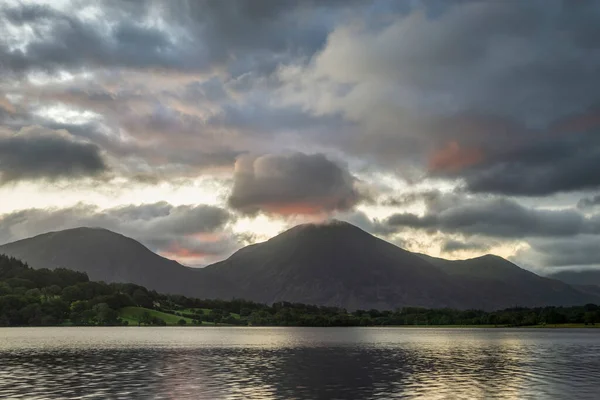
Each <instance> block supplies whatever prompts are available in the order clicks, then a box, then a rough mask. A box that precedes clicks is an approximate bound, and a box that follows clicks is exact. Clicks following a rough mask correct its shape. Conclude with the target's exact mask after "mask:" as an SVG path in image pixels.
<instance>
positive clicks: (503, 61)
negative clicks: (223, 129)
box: [280, 1, 600, 196]
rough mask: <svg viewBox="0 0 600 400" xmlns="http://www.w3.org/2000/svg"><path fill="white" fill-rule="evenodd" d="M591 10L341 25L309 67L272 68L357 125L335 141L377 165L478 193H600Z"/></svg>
mask: <svg viewBox="0 0 600 400" xmlns="http://www.w3.org/2000/svg"><path fill="white" fill-rule="evenodd" d="M599 15H600V8H599V7H598V5H597V4H595V3H593V2H581V3H577V4H575V3H572V2H560V1H545V2H535V1H532V2H527V3H520V4H518V5H516V4H512V3H511V4H509V3H503V2H455V3H449V4H448V5H447V6H446V7H439V4H438V3H430V4H429V7H423V8H421V9H420V8H419V7H417V9H415V10H412V11H411V12H410V13H408V14H405V15H402V14H400V15H396V16H395V18H391V19H390V22H388V23H387V24H386V23H382V24H380V25H377V28H374V27H373V26H372V25H368V24H365V25H360V24H359V25H356V24H353V25H342V26H339V27H337V28H336V29H335V30H334V31H333V32H332V33H331V34H330V35H329V38H328V41H327V44H326V46H325V47H324V48H323V49H322V51H320V52H319V53H317V54H316V55H315V56H314V57H313V58H312V60H311V62H310V63H309V64H308V65H305V64H297V65H291V66H286V67H285V68H282V69H281V71H280V77H281V79H282V80H283V81H284V82H287V83H288V85H287V86H285V88H284V89H282V91H281V93H282V98H283V99H284V101H286V102H288V103H290V104H296V105H299V106H301V107H303V108H304V109H306V110H307V111H309V112H312V113H314V114H316V115H328V114H331V115H337V114H339V115H342V116H343V117H344V118H345V119H346V120H348V121H353V122H354V123H355V124H356V125H358V126H360V127H361V128H362V129H359V130H356V131H354V132H352V131H350V132H349V133H348V134H346V135H344V137H339V138H336V139H335V141H336V143H337V145H338V146H342V147H343V148H344V149H345V151H347V152H350V153H352V154H356V155H360V156H361V157H369V158H370V159H371V160H373V161H375V162H377V163H378V164H380V165H381V166H384V167H388V168H389V167H392V168H394V167H396V166H398V165H403V166H406V165H407V164H412V165H421V166H425V167H427V168H428V169H429V170H430V173H431V174H432V175H434V176H443V177H447V178H451V179H456V178H459V179H464V180H466V184H467V188H468V189H470V190H472V191H474V192H491V193H501V194H517V195H527V196H531V195H546V194H550V193H555V192H561V191H572V190H579V189H587V188H594V187H598V186H599V184H600V175H599V174H598V173H597V172H596V169H595V168H593V160H596V159H597V158H598V154H599V150H600V144H599V142H598V139H597V138H598V135H597V134H596V133H597V131H598V129H599V128H600V119H599V118H598V113H597V111H596V110H595V108H594V107H597V105H598V103H599V102H600V96H599V95H598V93H600V91H599V89H600V87H598V86H596V85H597V80H596V79H594V76H595V75H596V74H597V73H598V72H599V71H600V54H598V53H596V52H594V54H593V55H591V54H590V51H589V49H590V48H593V47H597V46H598V45H600V42H599V41H598V40H599V39H598V36H594V35H595V34H597V33H598V28H597V23H595V22H594V20H597V18H598V16H599ZM449 43H451V45H449ZM590 46H592V47H590ZM591 82H594V83H591ZM590 85H591V86H590ZM557 110H560V111H557ZM322 140H324V141H326V142H327V143H331V141H332V140H334V139H332V138H330V137H328V136H325V137H324V138H323V139H322Z"/></svg>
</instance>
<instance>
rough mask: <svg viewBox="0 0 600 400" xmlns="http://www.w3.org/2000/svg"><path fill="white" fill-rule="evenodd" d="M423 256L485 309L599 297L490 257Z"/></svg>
mask: <svg viewBox="0 0 600 400" xmlns="http://www.w3.org/2000/svg"><path fill="white" fill-rule="evenodd" d="M420 256H421V257H422V258H423V259H424V260H426V261H428V262H430V263H431V264H432V265H434V266H436V267H438V268H439V269H440V270H441V271H443V272H445V273H447V274H448V275H450V276H453V277H456V278H458V279H460V280H461V282H462V283H463V285H464V286H465V287H466V288H467V289H468V290H469V293H471V294H472V296H475V297H478V298H479V299H480V301H481V304H482V307H484V308H498V307H514V306H521V307H535V306H539V305H541V304H544V305H575V304H582V302H586V301H592V300H596V299H595V296H596V295H598V293H593V292H590V291H582V290H579V289H577V288H573V287H571V286H569V285H568V284H565V283H564V282H561V281H558V280H555V279H550V278H544V277H541V276H539V275H536V274H534V273H533V272H530V271H527V270H525V269H522V268H520V267H518V266H517V265H515V264H513V263H511V262H510V261H508V260H505V259H504V258H502V257H498V256H495V255H491V254H488V255H485V256H482V257H477V258H471V259H468V260H445V259H442V258H436V257H431V256H427V255H424V254H421V255H420ZM584 292H585V293H584ZM596 301H597V300H596Z"/></svg>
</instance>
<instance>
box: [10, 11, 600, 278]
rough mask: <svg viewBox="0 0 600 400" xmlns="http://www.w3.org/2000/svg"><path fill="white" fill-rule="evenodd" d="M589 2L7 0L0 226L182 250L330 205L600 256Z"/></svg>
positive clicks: (422, 236)
mask: <svg viewBox="0 0 600 400" xmlns="http://www.w3.org/2000/svg"><path fill="white" fill-rule="evenodd" d="M599 21H600V3H599V2H593V1H581V2H571V1H559V0H541V1H535V0H532V1H527V2H499V1H489V2H483V1H458V0H456V1H438V0H428V1H411V2H404V1H387V0H375V1H333V0H331V1H309V0H306V1H288V0H254V1H249V0H240V1H208V0H207V1H177V2H170V1H166V0H164V1H161V0H155V1H136V0H132V1H127V2H114V1H109V0H106V1H98V2H86V1H77V0H73V1H45V2H20V1H4V2H2V4H0V28H1V30H2V34H1V35H0V243H6V242H10V241H14V240H18V239H22V238H26V237H29V236H33V235H35V234H39V233H43V232H47V231H53V230H60V229H66V228H71V227H77V226H99V227H104V228H107V229H111V230H114V231H117V232H119V233H123V234H125V235H127V236H131V237H133V238H135V239H137V240H139V241H141V242H142V243H144V244H145V245H146V246H148V247H149V248H151V249H152V250H154V251H156V252H158V253H160V254H163V255H165V256H168V257H171V258H175V259H177V260H178V261H180V262H182V263H184V264H187V265H193V266H201V265H206V264H208V263H211V262H214V261H217V260H220V259H223V258H225V257H227V256H228V255H230V254H231V253H232V252H233V251H235V250H236V249H239V248H240V247H242V246H244V245H247V244H250V243H254V242H256V241H262V240H265V239H267V238H269V237H271V236H274V235H276V234H277V233H279V232H281V231H283V230H285V229H287V228H289V227H291V226H293V225H295V224H299V223H304V222H319V221H324V220H327V219H329V218H338V219H342V220H346V221H348V222H351V223H354V224H356V225H358V226H359V227H361V228H363V229H365V230H367V231H368V232H371V233H373V234H375V235H377V236H379V237H381V238H383V239H386V240H388V241H390V242H392V243H395V244H398V245H399V246H401V247H404V248H406V249H408V250H411V251H419V252H424V253H428V254H431V255H436V256H442V257H445V258H467V257H472V256H477V255H482V254H485V253H495V254H498V255H501V256H504V257H507V258H509V259H511V260H513V261H514V262H516V263H518V264H519V265H521V266H523V267H525V268H529V269H531V270H535V271H537V272H542V273H543V272H548V271H550V270H551V269H557V268H577V269H582V268H600V246H598V243H600V168H598V165H599V164H600V108H598V107H600V80H599V79H598V76H599V73H600V23H599Z"/></svg>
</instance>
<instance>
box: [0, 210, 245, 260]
mask: <svg viewBox="0 0 600 400" xmlns="http://www.w3.org/2000/svg"><path fill="white" fill-rule="evenodd" d="M232 220H233V217H232V215H231V214H230V213H229V212H228V211H226V210H224V209H222V208H220V207H215V206H210V205H182V206H173V205H171V204H169V203H166V202H159V203H153V204H143V205H126V206H120V207H115V208H109V209H105V210H103V209H100V208H98V207H96V206H91V205H85V204H80V205H77V206H74V207H68V208H62V209H26V210H21V211H15V212H12V213H8V214H3V215H0V243H8V242H12V241H15V240H19V239H23V238H27V237H31V236H34V235H37V234H41V233H45V232H49V231H56V230H62V229H69V228H76V227H80V226H87V227H99V228H105V229H110V230H112V231H115V232H118V233H122V234H124V235H126V236H129V237H132V238H134V239H136V240H139V241H140V242H142V243H143V244H145V245H146V246H148V247H149V248H150V249H151V250H153V251H156V252H164V253H166V254H168V255H170V256H171V257H174V258H177V257H180V256H181V257H187V256H189V255H190V254H195V255H196V256H197V257H198V258H202V257H203V255H204V256H214V257H216V258H217V259H219V258H221V257H224V256H226V255H228V252H231V251H232V250H233V249H234V248H235V247H236V246H237V243H236V239H235V236H234V235H232V234H231V233H230V232H227V231H226V230H224V228H225V226H226V224H227V223H229V222H231V221H232ZM186 255H187V256H186ZM209 258H210V257H209Z"/></svg>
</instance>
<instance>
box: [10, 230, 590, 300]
mask: <svg viewBox="0 0 600 400" xmlns="http://www.w3.org/2000/svg"><path fill="white" fill-rule="evenodd" d="M3 253H4V254H7V255H10V256H14V257H16V258H19V259H22V260H24V261H26V262H28V263H29V265H31V266H32V267H34V268H44V267H45V268H51V269H52V268H57V267H64V268H68V269H72V270H76V271H81V272H86V273H87V274H88V275H89V277H90V279H91V280H98V281H106V282H131V283H135V284H138V285H142V286H145V287H147V288H148V289H153V290H156V291H159V292H163V293H172V294H183V295H186V296H190V297H200V298H215V299H232V298H244V299H247V300H252V301H256V302H261V303H268V304H272V303H274V302H278V301H290V302H298V303H305V304H317V305H326V306H336V307H343V308H347V309H350V310H355V309H380V310H382V309H395V308H398V307H407V306H418V307H428V308H443V307H449V308H458V309H466V308H483V309H486V310H494V309H501V308H506V307H514V306H527V307H534V306H546V305H581V304H586V303H594V302H600V293H599V292H598V291H596V290H591V289H586V288H583V287H579V286H578V287H577V288H575V287H573V286H570V285H567V284H565V283H563V282H560V281H557V280H553V279H548V278H542V277H540V276H537V275H535V274H533V273H531V272H529V271H526V270H523V269H521V268H519V267H518V266H516V265H515V264H512V263H510V262H508V261H506V260H504V259H502V258H500V257H495V256H484V257H479V258H475V259H471V260H463V261H448V260H443V259H439V258H433V257H428V256H424V255H419V254H415V253H411V252H408V251H406V250H403V249H401V248H399V247H397V246H395V245H393V244H391V243H388V242H386V241H384V240H381V239H379V238H376V237H374V236H372V235H370V234H369V233H367V232H365V231H363V230H361V229H359V228H357V227H356V226H353V225H351V224H348V223H345V222H340V221H334V222H331V223H327V224H305V225H299V226H296V227H294V228H292V229H290V230H288V231H286V232H283V233H281V234H280V235H277V236H275V237H273V238H271V239H270V240H268V241H266V242H264V243H258V244H254V245H251V246H247V247H245V248H242V249H241V250H239V251H238V252H236V253H235V254H233V255H232V256H231V257H229V258H228V259H226V260H224V261H221V262H218V263H216V264H213V265H210V266H208V267H206V268H203V269H192V268H188V267H185V266H183V265H181V264H179V263H177V262H175V261H172V260H168V259H166V258H163V257H161V256H159V255H157V254H155V253H153V252H152V251H150V250H149V249H148V248H146V247H145V246H143V245H142V244H140V243H139V242H137V241H135V240H133V239H131V238H127V237H125V236H123V235H120V234H117V233H114V232H110V231H108V230H104V229H92V228H78V229H69V230H65V231H60V232H51V233H47V234H43V235H39V236H36V237H33V238H30V239H25V240H21V241H18V242H14V243H10V244H7V245H3V246H0V254H3Z"/></svg>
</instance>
